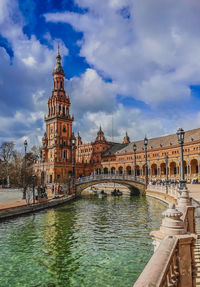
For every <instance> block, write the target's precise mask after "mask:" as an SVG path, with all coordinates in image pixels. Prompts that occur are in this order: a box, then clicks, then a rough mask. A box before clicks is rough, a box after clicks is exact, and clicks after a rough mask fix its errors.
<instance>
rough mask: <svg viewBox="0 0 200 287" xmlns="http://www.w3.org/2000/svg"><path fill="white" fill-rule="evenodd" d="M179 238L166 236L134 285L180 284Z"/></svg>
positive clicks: (160, 285) (139, 286)
mask: <svg viewBox="0 0 200 287" xmlns="http://www.w3.org/2000/svg"><path fill="white" fill-rule="evenodd" d="M177 246H178V239H177V238H174V237H172V236H168V237H166V238H165V239H164V240H163V241H162V242H161V244H160V246H159V247H158V249H157V250H156V252H155V253H154V255H153V256H152V257H151V259H150V261H149V262H148V264H147V265H146V267H145V269H144V270H143V272H142V274H141V275H140V277H139V278H138V280H137V282H136V283H135V285H134V287H147V286H156V287H168V286H178V284H177V283H178V276H179V268H178V258H177Z"/></svg>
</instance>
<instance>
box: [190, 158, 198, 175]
mask: <svg viewBox="0 0 200 287" xmlns="http://www.w3.org/2000/svg"><path fill="white" fill-rule="evenodd" d="M190 165H191V174H192V175H195V174H197V173H198V161H197V160H196V159H192V160H191V162H190Z"/></svg>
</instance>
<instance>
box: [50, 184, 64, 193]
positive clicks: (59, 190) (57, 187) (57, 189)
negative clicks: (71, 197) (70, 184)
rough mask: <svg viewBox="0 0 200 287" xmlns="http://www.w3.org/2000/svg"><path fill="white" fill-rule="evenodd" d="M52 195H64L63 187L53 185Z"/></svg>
mask: <svg viewBox="0 0 200 287" xmlns="http://www.w3.org/2000/svg"><path fill="white" fill-rule="evenodd" d="M51 193H52V194H54V195H59V194H61V193H63V187H62V186H61V185H60V184H58V185H55V186H54V184H53V185H52V187H51Z"/></svg>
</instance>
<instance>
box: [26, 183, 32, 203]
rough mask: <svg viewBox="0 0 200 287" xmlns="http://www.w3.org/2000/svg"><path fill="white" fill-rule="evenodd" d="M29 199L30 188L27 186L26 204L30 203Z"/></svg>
mask: <svg viewBox="0 0 200 287" xmlns="http://www.w3.org/2000/svg"><path fill="white" fill-rule="evenodd" d="M30 200H31V190H30V188H29V187H28V188H27V190H26V204H27V205H30Z"/></svg>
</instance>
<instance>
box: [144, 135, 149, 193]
mask: <svg viewBox="0 0 200 287" xmlns="http://www.w3.org/2000/svg"><path fill="white" fill-rule="evenodd" d="M147 145H148V139H147V137H146V136H145V138H144V151H145V186H146V188H147V184H148V165H147Z"/></svg>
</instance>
